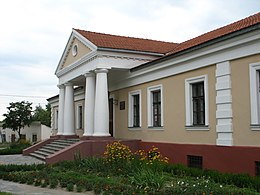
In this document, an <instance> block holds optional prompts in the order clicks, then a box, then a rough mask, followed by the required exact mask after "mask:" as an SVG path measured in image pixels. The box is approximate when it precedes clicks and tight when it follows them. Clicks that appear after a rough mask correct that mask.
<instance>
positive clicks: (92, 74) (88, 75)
mask: <svg viewBox="0 0 260 195" xmlns="http://www.w3.org/2000/svg"><path fill="white" fill-rule="evenodd" d="M82 75H83V76H84V77H94V76H95V73H93V72H86V73H84V74H82Z"/></svg>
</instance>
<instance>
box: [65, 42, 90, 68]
mask: <svg viewBox="0 0 260 195" xmlns="http://www.w3.org/2000/svg"><path fill="white" fill-rule="evenodd" d="M74 44H77V45H78V54H77V55H76V56H73V55H72V52H71V50H72V47H73V45H74ZM90 51H91V50H90V49H89V48H88V47H86V46H85V45H84V44H83V43H81V42H80V41H79V40H78V39H74V41H73V42H72V44H71V45H70V48H69V49H68V51H67V54H66V58H65V61H64V62H63V64H62V68H64V67H66V66H69V65H70V64H72V63H73V62H76V61H77V60H78V59H80V58H81V57H83V56H84V55H86V54H87V53H89V52H90Z"/></svg>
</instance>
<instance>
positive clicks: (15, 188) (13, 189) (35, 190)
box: [0, 180, 94, 195]
mask: <svg viewBox="0 0 260 195" xmlns="http://www.w3.org/2000/svg"><path fill="white" fill-rule="evenodd" d="M0 192H9V193H11V194H17V195H61V194H62V195H77V194H78V195H80V194H85V195H93V194H94V193H93V192H84V193H77V192H68V191H65V190H64V189H49V188H41V187H35V186H31V185H26V184H20V183H14V182H10V181H4V180H0Z"/></svg>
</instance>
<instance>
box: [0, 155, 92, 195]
mask: <svg viewBox="0 0 260 195" xmlns="http://www.w3.org/2000/svg"><path fill="white" fill-rule="evenodd" d="M40 163H44V162H43V161H41V160H38V159H36V158H33V157H30V156H22V155H20V154H19V155H0V164H17V165H22V164H40ZM0 192H9V193H11V194H17V195H61V194H62V195H77V194H78V195H80V194H85V195H86V194H87V195H93V194H94V193H92V192H85V193H76V192H68V191H66V190H65V189H49V188H41V187H35V186H32V185H26V184H20V183H14V182H10V181H4V180H0Z"/></svg>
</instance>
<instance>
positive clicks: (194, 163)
mask: <svg viewBox="0 0 260 195" xmlns="http://www.w3.org/2000/svg"><path fill="white" fill-rule="evenodd" d="M187 160H188V167H192V168H198V169H202V168H203V158H202V156H192V155H188V156H187Z"/></svg>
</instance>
